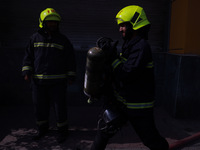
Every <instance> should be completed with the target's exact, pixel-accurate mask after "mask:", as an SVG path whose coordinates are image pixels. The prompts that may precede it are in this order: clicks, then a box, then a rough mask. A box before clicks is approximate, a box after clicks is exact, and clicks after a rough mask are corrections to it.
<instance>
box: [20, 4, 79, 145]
mask: <svg viewBox="0 0 200 150" xmlns="http://www.w3.org/2000/svg"><path fill="white" fill-rule="evenodd" d="M60 21H61V17H60V15H59V14H58V13H57V12H56V11H55V10H54V9H53V8H47V9H45V10H44V11H42V12H41V14H40V18H39V27H40V29H39V30H38V32H36V33H35V34H33V35H32V36H31V38H30V42H29V44H28V46H27V48H26V51H25V56H24V60H23V67H22V73H23V76H24V79H25V80H26V81H30V80H31V87H32V96H33V104H34V110H35V117H36V124H37V127H38V133H37V135H36V136H35V137H34V139H35V140H38V139H40V138H42V137H44V136H45V135H46V134H47V132H48V131H49V111H50V104H53V108H54V109H55V114H56V115H55V116H56V121H57V128H58V136H57V141H58V142H59V143H61V142H63V141H64V140H65V138H66V136H67V131H68V122H67V106H66V91H67V90H66V89H67V83H70V84H71V83H73V82H74V80H75V70H76V68H75V67H76V63H75V56H74V49H73V46H72V44H71V42H70V41H69V40H68V38H67V37H66V36H65V35H63V34H61V33H60V32H59V23H60Z"/></svg>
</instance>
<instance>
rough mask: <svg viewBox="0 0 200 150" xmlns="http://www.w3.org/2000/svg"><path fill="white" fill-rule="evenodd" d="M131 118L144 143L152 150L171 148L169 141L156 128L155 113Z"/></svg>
mask: <svg viewBox="0 0 200 150" xmlns="http://www.w3.org/2000/svg"><path fill="white" fill-rule="evenodd" d="M129 120H130V122H131V124H132V126H133V128H134V129H135V131H136V133H137V134H138V136H139V137H140V139H141V140H142V142H143V143H144V145H145V146H147V147H148V148H149V149H150V150H168V149H169V145H168V142H167V141H166V140H165V139H164V138H163V137H162V136H161V135H160V134H159V132H158V130H157V128H156V125H155V122H154V117H153V114H152V115H148V116H143V117H134V118H133V117H132V119H129Z"/></svg>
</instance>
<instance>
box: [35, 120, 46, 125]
mask: <svg viewBox="0 0 200 150" xmlns="http://www.w3.org/2000/svg"><path fill="white" fill-rule="evenodd" d="M45 123H48V120H43V121H36V124H37V125H38V126H41V125H43V124H45Z"/></svg>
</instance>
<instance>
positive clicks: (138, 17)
mask: <svg viewBox="0 0 200 150" xmlns="http://www.w3.org/2000/svg"><path fill="white" fill-rule="evenodd" d="M116 20H117V24H118V25H119V24H121V23H124V22H130V23H131V24H132V26H133V29H134V30H137V29H139V28H142V27H143V26H146V25H148V24H150V22H149V21H148V19H147V17H146V14H145V12H144V10H143V8H142V7H140V6H136V5H130V6H126V7H124V8H123V9H121V10H120V11H119V12H118V13H117V15H116Z"/></svg>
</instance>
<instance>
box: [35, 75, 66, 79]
mask: <svg viewBox="0 0 200 150" xmlns="http://www.w3.org/2000/svg"><path fill="white" fill-rule="evenodd" d="M33 77H34V78H36V79H62V78H66V77H67V75H66V74H60V75H43V74H35V75H34V76H33Z"/></svg>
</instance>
